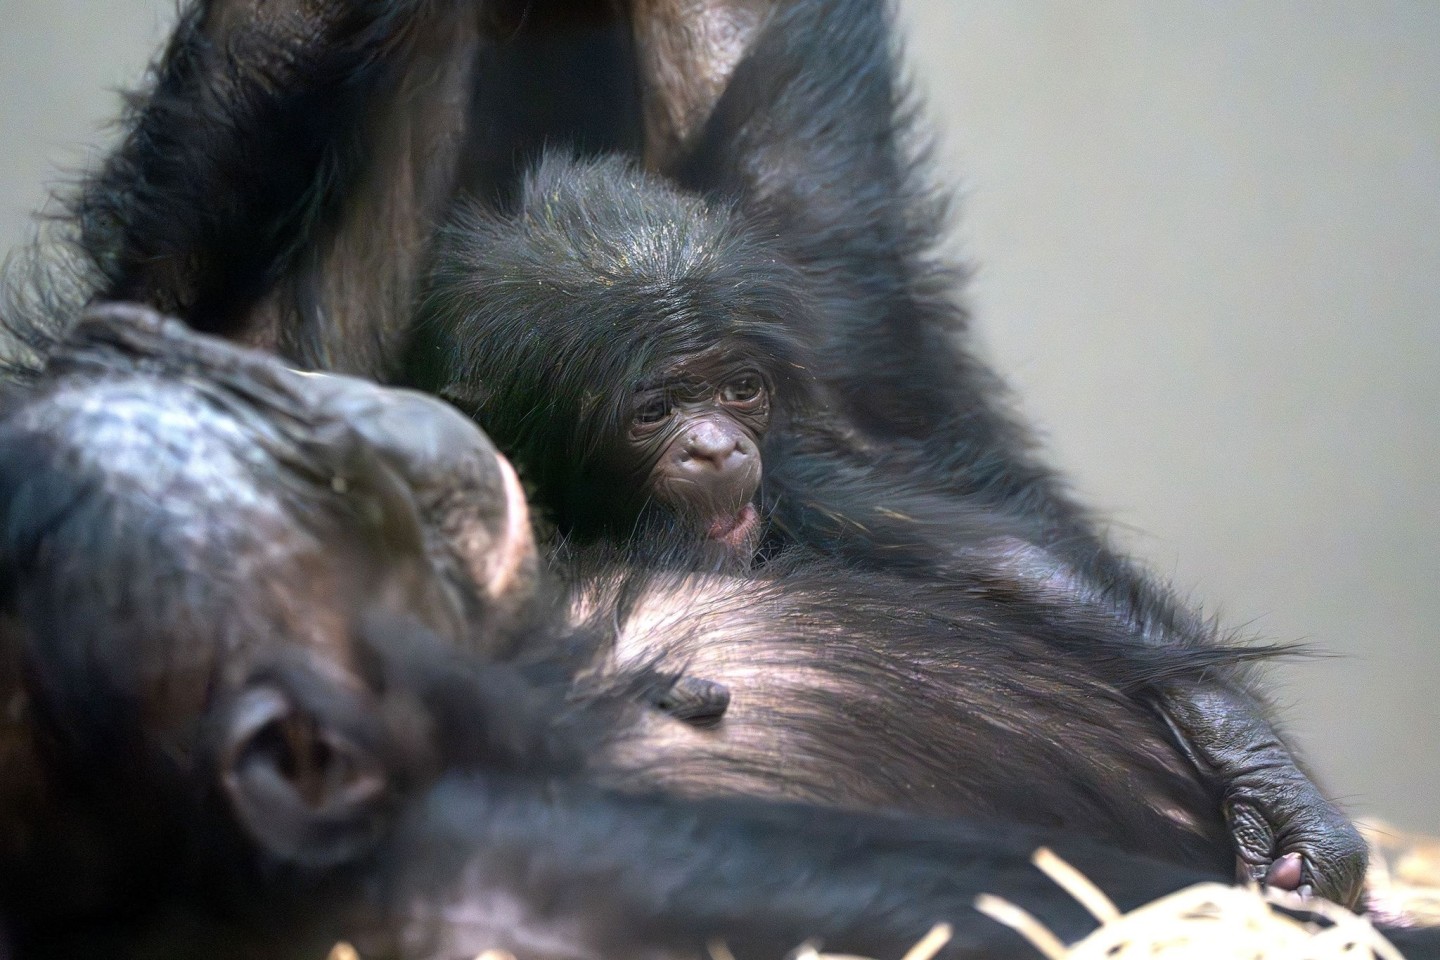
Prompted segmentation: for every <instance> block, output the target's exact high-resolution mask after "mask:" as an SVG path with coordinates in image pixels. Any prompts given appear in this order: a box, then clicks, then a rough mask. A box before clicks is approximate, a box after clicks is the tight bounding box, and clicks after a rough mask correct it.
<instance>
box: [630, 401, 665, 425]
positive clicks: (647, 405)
mask: <svg viewBox="0 0 1440 960" xmlns="http://www.w3.org/2000/svg"><path fill="white" fill-rule="evenodd" d="M669 416H670V403H669V401H668V400H666V399H665V396H664V395H663V394H656V395H654V396H650V397H646V398H642V399H641V400H640V402H639V403H638V404H637V405H636V407H635V414H634V416H633V417H632V418H631V420H632V422H633V423H634V424H635V425H636V426H641V427H643V426H649V425H653V424H657V423H660V422H661V421H662V420H664V419H666V418H667V417H669Z"/></svg>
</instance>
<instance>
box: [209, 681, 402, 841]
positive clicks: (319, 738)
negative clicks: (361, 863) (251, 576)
mask: <svg viewBox="0 0 1440 960" xmlns="http://www.w3.org/2000/svg"><path fill="white" fill-rule="evenodd" d="M377 713H378V711H376V709H375V707H374V705H373V703H371V702H370V701H369V699H368V698H367V697H366V696H365V695H364V694H363V693H362V692H361V691H359V690H356V689H353V688H350V687H349V685H348V684H346V683H344V682H342V681H340V680H339V679H338V678H335V677H325V676H321V675H320V674H319V673H318V672H316V671H313V670H307V669H305V668H303V667H301V668H290V669H286V670H284V671H274V672H271V673H269V674H266V675H260V676H257V677H256V678H255V679H254V680H252V681H251V682H250V683H249V684H247V685H246V687H245V688H244V689H243V690H242V692H241V693H240V695H239V696H238V697H237V698H236V699H235V701H234V703H233V705H232V706H231V708H230V710H229V711H228V712H227V714H226V717H225V726H224V731H223V738H224V739H223V749H222V750H221V752H220V755H219V758H218V759H219V766H220V769H219V771H218V772H219V775H220V783H221V788H222V791H223V793H224V795H225V798H226V800H227V801H228V802H229V805H230V807H231V810H232V811H233V813H234V816H235V819H236V822H237V826H238V827H239V828H240V830H241V831H242V833H243V834H245V835H246V836H247V837H248V838H249V839H250V840H251V841H252V842H253V843H254V844H255V845H256V847H257V848H258V849H259V850H260V851H262V852H263V853H265V854H268V855H269V856H271V857H274V858H276V859H278V860H281V861H286V862H290V863H294V864H297V865H300V866H306V867H328V866H333V865H336V864H340V863H343V862H346V861H349V860H353V859H355V858H357V857H361V856H363V855H364V854H365V853H366V852H368V850H369V849H370V848H371V847H372V846H373V845H374V844H375V843H376V842H377V841H378V840H379V838H380V836H381V834H382V833H383V831H384V829H385V827H386V825H387V823H388V820H389V813H390V810H391V809H392V807H393V804H394V795H395V789H394V785H393V784H392V781H391V775H390V774H391V772H390V770H389V769H388V764H387V763H386V762H385V751H384V747H383V743H384V733H383V729H382V727H381V721H380V718H379V717H378V715H377Z"/></svg>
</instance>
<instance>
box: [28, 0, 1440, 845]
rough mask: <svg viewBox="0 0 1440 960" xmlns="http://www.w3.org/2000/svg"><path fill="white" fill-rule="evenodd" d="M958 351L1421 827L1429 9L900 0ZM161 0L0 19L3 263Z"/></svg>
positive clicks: (156, 28) (1432, 392)
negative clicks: (973, 327) (976, 355)
mask: <svg viewBox="0 0 1440 960" xmlns="http://www.w3.org/2000/svg"><path fill="white" fill-rule="evenodd" d="M902 12H903V16H904V20H905V22H906V24H907V26H908V27H909V32H910V34H911V40H910V50H911V54H912V60H913V62H914V66H915V72H916V75H917V79H918V81H919V86H920V88H921V89H922V90H923V91H924V92H925V93H926V95H927V97H928V100H929V105H930V114H931V116H932V118H933V119H934V120H935V122H936V124H937V126H938V127H939V128H940V130H941V132H942V137H943V139H942V148H941V151H940V155H939V159H940V161H941V166H942V171H943V175H944V176H945V177H946V179H947V180H948V181H949V182H952V183H955V184H958V185H961V186H962V187H963V201H964V202H963V204H962V207H963V220H962V221H961V223H960V224H959V225H958V226H957V231H956V236H957V249H960V250H962V251H963V252H964V254H965V255H966V256H967V257H968V258H969V259H970V260H971V261H972V262H973V263H974V264H975V265H976V266H977V267H978V268H979V272H978V275H977V276H976V279H975V282H974V285H973V288H972V291H971V301H972V303H973V305H974V307H975V311H976V314H977V316H978V324H979V329H980V334H981V336H982V338H983V341H984V343H985V345H986V348H987V350H988V351H989V352H990V355H991V356H992V357H993V359H994V360H995V362H996V363H997V365H998V366H999V367H1000V368H1001V369H1002V370H1003V371H1004V372H1005V373H1006V375H1007V376H1008V377H1009V378H1010V380H1011V382H1012V384H1013V385H1014V386H1015V388H1016V391H1017V393H1018V395H1019V397H1020V402H1021V405H1022V406H1023V408H1024V410H1025V411H1026V412H1027V413H1028V414H1029V416H1030V417H1031V418H1032V419H1033V420H1034V421H1036V422H1037V423H1038V424H1039V425H1040V426H1041V428H1042V429H1043V431H1044V436H1045V438H1046V440H1047V442H1048V444H1049V446H1050V448H1051V450H1052V451H1053V455H1054V458H1055V459H1056V460H1057V461H1059V463H1061V464H1062V465H1063V466H1064V467H1065V468H1066V469H1068V470H1069V471H1070V474H1071V476H1072V477H1073V478H1074V481H1075V486H1076V487H1077V489H1078V490H1079V491H1080V493H1081V495H1082V496H1083V497H1084V498H1085V499H1086V500H1087V501H1089V502H1090V503H1092V504H1094V505H1095V506H1097V507H1098V508H1100V509H1101V510H1102V511H1104V512H1105V514H1106V515H1108V516H1109V517H1111V518H1112V519H1113V520H1114V522H1115V524H1116V528H1115V529H1116V534H1117V536H1119V537H1121V538H1122V539H1123V540H1124V542H1125V543H1127V544H1128V545H1129V546H1130V548H1131V549H1133V550H1134V551H1135V552H1136V553H1137V554H1139V555H1140V556H1142V557H1145V558H1147V559H1148V560H1149V562H1150V563H1151V564H1152V566H1153V567H1154V568H1155V569H1156V570H1158V571H1159V572H1161V573H1162V574H1163V575H1165V576H1168V577H1170V578H1171V579H1173V580H1174V581H1175V583H1176V584H1177V585H1178V586H1179V587H1180V588H1181V589H1182V590H1185V591H1187V592H1190V593H1192V594H1193V595H1194V596H1195V597H1196V598H1197V599H1198V600H1201V601H1203V602H1204V603H1205V604H1206V606H1207V607H1208V608H1210V609H1211V610H1212V611H1214V612H1217V613H1219V614H1220V615H1221V617H1222V618H1223V622H1224V623H1225V624H1227V625H1230V626H1235V627H1242V628H1244V629H1245V630H1246V631H1247V632H1249V633H1251V634H1254V635H1258V636H1262V637H1267V638H1276V639H1283V640H1296V639H1303V640H1306V641H1309V642H1311V643H1313V644H1315V645H1316V646H1317V647H1319V648H1321V649H1324V650H1327V651H1331V652H1333V653H1335V654H1337V656H1336V657H1335V658H1333V659H1324V660H1316V661H1311V662H1307V663H1300V664H1292V665H1288V666H1286V667H1284V668H1283V669H1281V670H1280V671H1278V676H1277V678H1276V679H1277V683H1276V699H1277V702H1278V704H1279V705H1280V707H1281V710H1282V714H1283V716H1284V717H1285V719H1286V721H1287V724H1288V726H1289V728H1290V729H1291V730H1292V731H1293V732H1294V733H1295V735H1296V737H1297V738H1298V739H1299V741H1300V742H1301V743H1302V744H1303V745H1304V747H1305V748H1306V752H1307V754H1308V756H1309V757H1310V759H1311V761H1312V763H1313V766H1314V767H1315V768H1316V769H1317V770H1318V771H1319V773H1320V774H1321V775H1322V777H1323V779H1324V780H1325V782H1326V783H1327V784H1328V785H1329V787H1330V788H1331V790H1332V792H1333V794H1334V795H1335V796H1337V797H1339V798H1340V799H1341V800H1342V801H1343V802H1344V803H1345V804H1346V805H1347V806H1348V807H1349V809H1351V810H1352V811H1355V812H1365V813H1373V814H1379V815H1382V816H1385V817H1388V818H1390V819H1392V820H1393V821H1394V822H1396V823H1398V824H1399V825H1401V826H1407V827H1411V828H1415V829H1421V830H1428V831H1430V832H1434V833H1440V801H1437V798H1440V594H1437V591H1436V589H1435V586H1436V585H1435V581H1436V580H1437V576H1440V478H1437V459H1440V323H1437V319H1440V5H1437V4H1434V3H1430V2H1427V0H1326V2H1320V3H1312V2H1301V0H1272V2H1269V3H1264V4H1256V3H1242V2H1239V0H1095V2H1090V3H1084V4H1079V3H1071V2H1061V0H1029V2H1016V0H906V2H904V3H903V5H902ZM173 13H174V0H111V2H109V3H104V4H102V3H97V2H94V0H0V134H3V144H4V146H3V148H0V250H3V249H8V248H10V247H11V246H13V245H15V244H16V243H18V242H20V241H21V240H22V238H24V237H25V236H26V235H27V233H28V231H29V230H30V229H31V227H30V221H29V218H28V211H30V210H32V209H34V208H35V207H37V206H38V205H39V204H40V202H41V200H42V199H43V197H44V196H45V189H46V187H47V186H51V185H54V184H56V183H60V182H63V177H64V173H63V171H65V170H67V169H70V170H73V169H75V168H76V167H77V165H80V164H83V163H84V162H85V160H86V158H88V157H93V156H94V151H95V149H96V145H98V144H103V143H104V142H105V141H106V136H105V134H104V133H103V131H102V127H101V125H102V123H103V121H104V120H106V119H107V118H109V117H111V116H113V115H114V114H115V113H116V112H117V108H118V100H117V98H116V96H115V95H114V93H113V91H114V90H115V89H116V88H119V87H123V86H126V85H133V84H134V83H135V82H136V80H137V79H138V77H139V75H140V71H141V70H142V68H143V66H144V64H145V63H146V61H147V60H148V58H149V56H150V55H151V53H152V52H153V51H154V49H155V48H156V46H157V44H158V43H159V42H160V41H161V39H162V38H163V36H164V31H165V29H166V26H167V25H168V23H169V21H170V19H171V18H172V17H173Z"/></svg>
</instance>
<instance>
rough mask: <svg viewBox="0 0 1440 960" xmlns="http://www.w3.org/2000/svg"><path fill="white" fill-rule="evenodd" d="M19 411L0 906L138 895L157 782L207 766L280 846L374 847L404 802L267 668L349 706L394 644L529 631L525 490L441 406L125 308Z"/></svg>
mask: <svg viewBox="0 0 1440 960" xmlns="http://www.w3.org/2000/svg"><path fill="white" fill-rule="evenodd" d="M4 399H5V403H4V404H3V407H0V703H3V704H4V705H5V711H4V713H3V714H0V865H3V868H0V913H9V914H10V915H11V917H12V918H16V917H19V916H21V915H26V916H29V915H31V912H32V911H40V912H43V911H44V910H48V909H52V908H53V909H62V908H64V907H72V908H73V907H77V903H76V901H77V899H78V900H84V899H85V897H87V896H90V895H91V894H92V893H93V895H95V896H100V894H99V893H98V891H102V890H106V889H113V888H114V887H115V886H116V884H117V883H118V882H119V881H117V879H116V877H117V876H126V875H128V876H130V878H131V879H130V881H129V886H132V887H135V888H137V889H138V888H143V886H144V884H143V882H141V879H140V878H141V875H142V874H144V873H148V872H150V871H153V870H158V869H161V867H160V865H159V862H160V861H162V860H164V859H165V858H160V857H157V856H156V855H155V854H154V850H155V849H160V846H154V844H155V843H156V840H155V838H156V836H157V835H159V836H161V837H165V836H171V841H172V842H171V845H172V846H174V845H179V840H178V839H176V838H175V835H176V834H178V831H179V825H177V824H174V823H168V822H165V820H164V817H163V814H161V813H159V812H158V811H160V810H161V809H163V803H162V799H163V798H161V797H159V796H157V795H156V792H155V789H154V787H153V786H152V785H153V783H155V782H156V779H155V778H154V777H152V776H150V774H153V773H154V772H155V771H156V770H161V769H163V770H174V771H175V772H176V776H175V777H174V778H171V779H173V780H174V781H175V782H179V783H185V782H187V780H186V771H187V770H188V769H189V768H190V767H191V766H192V765H193V764H195V763H196V759H195V758H196V757H197V756H198V755H200V754H203V753H206V752H207V751H209V752H218V753H219V754H221V755H223V756H224V757H226V758H228V759H227V761H226V762H227V763H228V764H229V767H227V770H229V771H230V772H231V773H233V774H234V776H233V778H231V779H229V780H227V781H226V784H225V792H227V793H228V794H229V802H230V805H231V806H233V807H234V808H235V809H236V811H237V812H238V814H239V815H240V817H241V819H243V820H246V821H247V822H250V823H252V824H254V825H256V826H257V828H263V829H264V830H267V831H271V832H272V833H273V834H274V835H275V837H276V842H277V843H284V844H291V845H295V846H302V847H307V849H308V850H309V851H310V852H312V853H314V854H315V855H316V856H319V857H322V858H323V857H324V856H327V855H330V852H329V851H327V849H326V848H327V847H339V848H342V849H343V848H344V847H345V846H346V845H347V844H349V843H350V842H351V841H353V840H355V839H357V838H358V839H363V838H364V836H365V835H367V833H368V831H369V830H370V827H369V824H370V823H371V822H372V814H373V811H374V810H376V809H377V808H383V807H384V805H385V804H386V802H387V787H386V784H385V783H384V782H382V780H379V779H377V778H376V777H375V776H373V775H372V774H373V773H374V771H375V769H377V766H376V763H375V762H373V761H372V759H371V757H370V753H371V752H372V751H368V750H367V749H363V747H364V745H363V744H362V743H359V742H358V741H356V740H355V739H354V738H348V739H347V738H340V737H334V736H331V735H329V734H327V733H325V732H324V731H322V730H318V729H317V728H315V727H314V725H312V724H309V723H308V722H306V721H305V720H304V718H303V716H302V715H301V714H300V713H298V712H297V711H296V710H295V709H294V703H295V697H294V696H293V695H292V693H291V692H287V691H285V690H283V689H282V687H280V686H277V685H276V684H275V683H272V682H269V681H266V680H265V679H264V676H265V675H267V674H274V673H275V672H276V671H280V672H282V673H283V672H286V671H288V670H289V669H290V667H292V666H294V665H297V664H299V665H302V666H305V667H306V668H307V669H311V670H313V671H318V672H319V673H321V674H324V675H326V676H328V677H330V678H332V679H333V680H334V682H335V686H336V687H337V688H338V689H346V690H350V691H352V692H354V693H355V695H357V696H360V695H362V694H363V692H364V691H366V690H367V689H368V688H370V687H372V686H373V683H372V682H371V680H370V679H368V678H367V670H368V669H370V668H369V666H368V664H369V663H370V662H371V661H372V660H373V654H372V653H371V652H370V651H371V650H372V649H373V648H374V645H375V643H377V642H379V641H380V640H382V639H384V638H385V637H388V636H396V635H405V636H417V637H418V636H426V637H435V638H438V640H437V642H443V643H448V644H453V645H462V646H468V647H471V648H478V649H479V650H481V651H482V652H486V653H490V652H497V651H503V650H508V649H510V648H512V647H514V646H516V645H518V643H519V642H520V641H522V640H524V641H529V640H530V639H532V636H531V630H530V629H529V627H527V625H526V618H527V616H529V615H530V614H531V613H534V614H535V615H536V616H539V615H540V613H539V611H536V610H535V609H534V608H535V607H536V606H537V602H536V598H535V596H534V593H535V589H536V583H535V579H536V576H537V571H536V554H535V550H534V542H533V538H532V535H531V532H530V529H529V525H528V520H527V512H526V508H525V504H524V501H523V498H522V496H521V493H520V489H519V484H518V481H517V480H516V479H515V477H514V475H513V473H511V471H510V470H509V467H508V466H507V465H506V464H505V463H504V461H503V459H501V458H500V457H499V455H498V454H497V453H496V451H495V449H494V447H493V446H492V445H491V444H490V443H489V441H488V440H487V439H486V438H485V437H484V436H483V434H481V433H480V431H479V430H477V429H476V428H475V426H474V425H473V424H472V423H470V422H469V421H468V420H466V419H465V418H464V417H463V416H461V415H460V414H458V413H457V412H455V411H454V410H453V409H451V408H449V407H448V406H446V405H445V404H443V403H440V402H438V401H435V400H433V399H430V398H427V397H423V396H421V395H418V394H413V393H407V392H402V391H395V390H385V389H382V388H379V387H376V386H373V385H371V384H367V383H364V382H362V381H358V380H350V379H347V378H341V377H329V376H309V375H304V374H299V373H296V372H294V371H291V370H288V369H286V368H285V367H284V366H283V365H281V364H280V363H279V362H278V361H276V360H274V359H273V358H270V357H266V356H264V355H261V354H258V353H255V352H252V351H248V350H243V349H239V348H236V347H232V346H230V345H228V344H225V343H222V342H220V341H217V340H213V339H210V338H206V337H201V336H198V335H196V334H193V333H191V332H189V331H188V330H186V329H185V328H184V327H183V326H181V325H180V324H179V323H177V322H174V321H168V320H164V319H162V318H160V317H159V316H157V315H155V314H153V313H151V312H149V311H147V310H145V309H143V308H140V307H132V306H114V305H110V306H103V307H97V308H92V310H91V312H90V314H89V315H88V316H87V317H86V318H85V319H84V320H82V322H81V323H80V324H79V325H78V327H77V328H76V329H75V330H74V331H73V333H72V334H71V335H70V337H69V338H68V339H67V340H66V341H65V342H63V343H61V344H58V345H57V346H56V347H55V349H54V350H53V352H52V353H51V354H50V356H49V360H48V364H47V365H46V367H45V369H44V370H43V371H42V372H41V373H40V374H39V375H38V377H37V378H36V380H35V382H33V383H31V384H28V385H25V386H24V387H23V388H22V387H17V388H15V389H14V390H13V391H11V392H10V393H9V394H8V395H6V397H5V398H4ZM541 606H542V607H543V604H542V605H541ZM282 686H283V685H282ZM232 703H233V705H234V706H233V709H231V708H230V707H228V706H226V705H229V704H232ZM217 705H219V706H226V709H225V710H223V711H221V714H223V716H224V723H223V724H222V728H221V729H212V728H211V727H210V726H209V725H208V724H207V723H201V722H200V721H199V720H198V719H197V718H203V717H211V716H219V715H221V714H217V713H215V712H214V711H213V710H212V708H213V707H216V706H217ZM407 756H408V757H409V758H410V760H409V761H407V762H416V763H419V764H420V765H421V766H423V765H424V763H425V760H424V758H423V751H419V750H416V751H410V752H409V753H408V754H407ZM160 779H161V781H164V780H165V779H166V778H163V777H162V778H160ZM96 784H99V785H103V786H102V787H100V788H97V787H95V786H94V785H96ZM287 810H288V811H301V810H308V811H310V812H311V813H317V812H318V813H320V814H324V816H323V817H319V818H318V819H321V820H323V821H324V822H323V824H322V829H319V830H317V831H311V832H308V833H307V832H306V831H307V825H308V824H313V823H314V822H315V820H316V819H317V818H316V817H311V816H308V815H307V816H299V815H297V816H289V815H288V814H287V813H286V811H287ZM115 824H124V825H125V826H124V828H123V830H116V829H113V825H115ZM162 846H163V844H162ZM147 851H148V852H147ZM136 853H138V854H139V855H140V856H139V859H138V860H133V859H132V857H131V854H136ZM42 880H43V882H42ZM121 886H122V887H123V886H124V884H121ZM22 901H23V902H22ZM78 906H79V907H81V908H83V907H84V904H83V903H81V904H78Z"/></svg>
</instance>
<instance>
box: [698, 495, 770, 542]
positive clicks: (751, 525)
mask: <svg viewBox="0 0 1440 960" xmlns="http://www.w3.org/2000/svg"><path fill="white" fill-rule="evenodd" d="M759 519H760V518H759V514H758V512H757V511H756V510H755V505H754V504H752V503H747V504H745V506H743V507H741V508H740V511H739V512H738V513H736V514H735V516H733V517H720V518H719V519H717V520H715V521H713V522H712V523H711V524H710V526H709V528H708V529H706V531H705V535H706V536H707V537H709V538H710V539H711V540H719V541H720V542H721V543H723V544H725V545H726V546H729V547H739V546H741V545H742V544H744V543H745V542H746V541H747V540H748V539H749V538H750V534H751V532H752V531H753V530H754V529H755V524H756V523H758V522H759Z"/></svg>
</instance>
